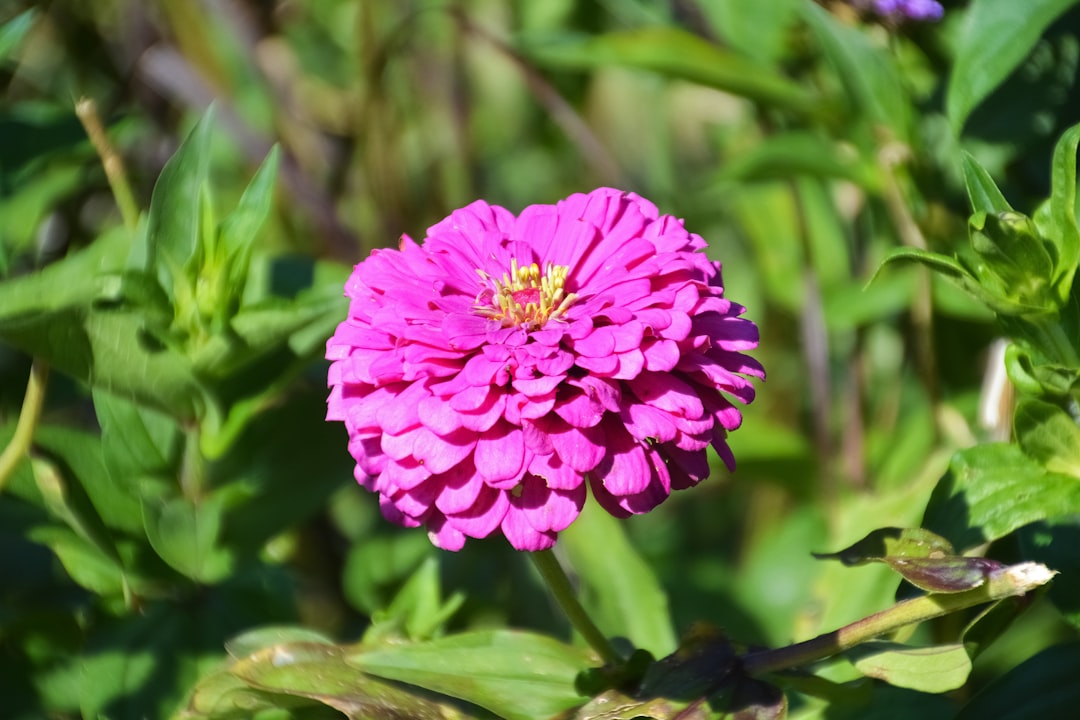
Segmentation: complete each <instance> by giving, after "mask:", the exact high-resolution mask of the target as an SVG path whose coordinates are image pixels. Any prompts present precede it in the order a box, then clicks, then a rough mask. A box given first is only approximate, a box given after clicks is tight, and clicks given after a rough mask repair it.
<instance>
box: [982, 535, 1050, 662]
mask: <svg viewBox="0 0 1080 720" xmlns="http://www.w3.org/2000/svg"><path fill="white" fill-rule="evenodd" d="M1023 556H1024V557H1029V558H1032V559H1033V560H1036V561H1041V562H1045V559H1044V558H1041V557H1035V556H1033V555H1030V554H1027V553H1025V554H1024V555H1023ZM1050 567H1053V568H1055V569H1056V568H1057V566H1055V565H1051V566H1050ZM1060 585H1061V576H1060V575H1059V576H1058V577H1056V578H1054V582H1053V583H1052V584H1051V585H1050V592H1053V591H1054V589H1055V588H1057V587H1059V586H1060ZM1034 597H1035V596H1034V594H1025V595H1013V596H1011V597H1007V598H1002V599H1001V600H998V601H997V602H996V603H993V604H992V605H990V607H988V608H986V609H985V610H983V611H982V612H981V613H979V614H978V616H976V618H975V619H974V620H972V621H971V622H970V623H968V626H967V627H966V628H964V632H963V634H962V635H961V638H962V639H963V642H964V649H965V650H967V654H968V657H970V658H971V659H972V660H974V659H975V658H977V657H978V656H979V655H981V654H982V652H983V651H984V650H986V649H987V648H988V647H989V646H990V645H991V644H992V643H993V642H994V641H995V640H997V639H998V638H999V637H1001V636H1002V635H1004V634H1005V631H1006V630H1008V629H1009V628H1010V627H1012V624H1013V622H1015V620H1016V619H1017V618H1018V617H1019V616H1020V614H1021V613H1023V612H1024V611H1025V610H1026V609H1027V608H1028V607H1030V605H1031V603H1032V600H1034Z"/></svg>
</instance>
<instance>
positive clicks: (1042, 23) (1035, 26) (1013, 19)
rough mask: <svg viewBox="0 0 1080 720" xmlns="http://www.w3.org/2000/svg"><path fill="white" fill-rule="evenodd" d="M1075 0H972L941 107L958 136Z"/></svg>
mask: <svg viewBox="0 0 1080 720" xmlns="http://www.w3.org/2000/svg"><path fill="white" fill-rule="evenodd" d="M1072 5H1074V1H1073V0H1028V2H1024V3H1018V2H1015V0H975V1H974V2H972V3H971V5H970V8H969V10H968V12H967V15H966V16H965V18H964V22H963V25H962V28H961V31H960V37H959V41H958V43H957V49H956V61H955V63H954V65H953V69H952V74H951V75H950V76H949V87H948V91H947V94H946V97H945V111H946V114H947V115H948V117H949V122H950V123H951V124H952V128H953V132H954V133H956V134H957V135H959V134H960V131H961V130H962V129H963V126H964V122H965V121H966V120H967V118H968V115H970V114H971V111H972V110H973V109H974V108H975V107H976V106H977V105H978V104H979V103H980V102H982V100H983V99H984V98H986V96H988V95H989V94H990V93H991V92H993V91H994V89H995V88H996V87H997V86H998V85H1000V84H1001V83H1002V82H1003V81H1004V80H1005V78H1006V77H1008V76H1009V74H1010V73H1011V72H1012V71H1013V70H1014V69H1015V68H1016V67H1017V65H1019V64H1020V62H1021V61H1022V60H1023V59H1024V57H1025V56H1026V55H1027V54H1028V53H1029V52H1030V51H1031V49H1032V48H1033V47H1034V46H1035V43H1036V42H1038V40H1039V38H1040V37H1041V36H1042V34H1043V31H1044V30H1046V28H1047V27H1048V26H1049V25H1050V23H1051V22H1053V21H1054V19H1055V18H1057V17H1058V16H1059V15H1060V14H1061V13H1063V12H1064V11H1065V10H1067V9H1068V8H1069V7H1071V6H1072Z"/></svg>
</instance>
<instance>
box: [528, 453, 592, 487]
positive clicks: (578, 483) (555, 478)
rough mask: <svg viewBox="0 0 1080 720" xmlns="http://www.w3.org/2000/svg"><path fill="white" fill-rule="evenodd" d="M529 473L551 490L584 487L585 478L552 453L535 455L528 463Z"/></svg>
mask: <svg viewBox="0 0 1080 720" xmlns="http://www.w3.org/2000/svg"><path fill="white" fill-rule="evenodd" d="M529 472H530V473H532V474H533V475H536V476H537V477H539V478H540V479H542V480H543V481H544V482H545V483H547V486H548V487H549V488H552V489H553V490H574V489H575V488H578V487H582V486H583V485H584V481H585V476H584V474H583V473H581V472H578V471H577V470H575V469H574V468H572V467H570V466H569V465H567V464H566V463H564V462H563V461H562V459H561V458H560V457H559V456H558V455H556V454H555V453H552V454H550V455H535V456H533V458H532V460H531V461H530V462H529Z"/></svg>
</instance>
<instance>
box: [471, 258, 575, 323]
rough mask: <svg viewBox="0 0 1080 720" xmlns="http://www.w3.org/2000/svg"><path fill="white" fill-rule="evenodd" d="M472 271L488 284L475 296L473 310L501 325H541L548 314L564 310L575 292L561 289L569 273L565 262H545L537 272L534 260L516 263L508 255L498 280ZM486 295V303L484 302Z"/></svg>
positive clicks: (571, 302)
mask: <svg viewBox="0 0 1080 720" xmlns="http://www.w3.org/2000/svg"><path fill="white" fill-rule="evenodd" d="M476 272H477V273H479V275H480V277H481V278H482V279H483V280H484V282H486V283H488V285H489V287H490V293H489V292H487V291H485V292H483V293H481V294H480V296H479V297H478V298H477V307H476V311H477V312H478V313H479V314H481V315H483V316H485V317H490V318H495V319H497V320H499V321H501V322H502V324H503V327H514V326H518V327H520V326H526V327H528V328H530V329H536V328H540V327H543V326H544V324H545V323H546V322H547V321H548V320H550V319H551V318H557V317H559V316H561V315H562V314H564V313H565V312H566V310H567V308H569V307H570V306H571V305H572V304H573V303H574V300H576V299H577V295H575V294H574V293H567V292H566V291H565V289H564V286H565V284H566V276H567V275H568V274H569V273H570V268H569V267H567V266H566V265H552V264H551V263H548V264H547V265H546V266H545V267H544V271H543V272H541V271H540V266H539V265H537V264H536V263H532V264H531V265H529V266H528V267H518V263H517V259H516V258H511V260H510V272H509V273H503V276H502V280H498V279H496V278H493V277H491V276H490V275H488V274H487V273H486V272H484V271H483V270H479V269H478V270H477V271H476ZM488 299H489V300H490V303H488V302H484V300H488Z"/></svg>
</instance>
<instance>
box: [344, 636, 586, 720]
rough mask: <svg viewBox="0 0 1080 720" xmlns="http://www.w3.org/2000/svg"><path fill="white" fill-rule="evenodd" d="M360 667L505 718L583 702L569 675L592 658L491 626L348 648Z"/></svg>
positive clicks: (519, 719) (518, 719)
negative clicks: (373, 647) (394, 644)
mask: <svg viewBox="0 0 1080 720" xmlns="http://www.w3.org/2000/svg"><path fill="white" fill-rule="evenodd" d="M348 661H349V663H351V664H352V665H354V666H355V667H357V668H360V669H361V670H363V671H364V672H366V673H370V674H372V675H377V676H379V677H382V678H386V679H388V680H397V681H400V682H405V683H409V684H411V685H417V686H419V687H422V688H426V689H428V690H431V691H434V692H438V693H442V694H444V695H449V696H451V697H456V698H461V699H462V700H466V701H468V702H471V703H473V704H475V705H479V706H480V707H483V708H486V709H488V710H490V711H492V712H493V713H496V714H497V715H500V716H502V717H505V718H508V720H530V719H531V718H536V717H550V716H552V715H554V714H556V713H559V712H562V711H564V710H568V709H569V708H572V707H575V706H577V705H580V704H582V703H584V702H585V699H586V698H584V697H582V696H580V695H579V694H578V693H577V691H576V690H575V689H574V678H575V677H576V676H577V674H578V673H579V672H581V671H582V670H584V669H585V668H587V667H589V665H590V664H592V663H593V661H592V660H590V658H589V656H588V655H587V654H586V653H584V652H582V651H580V650H577V649H575V648H572V647H570V646H568V645H563V644H562V643H560V642H558V641H556V640H554V639H552V638H549V637H545V636H542V635H534V634H531V633H525V632H517V631H509V630H494V631H477V632H469V633H463V634H459V635H453V636H450V637H446V638H442V639H439V640H433V641H431V642H427V643H417V644H413V645H401V646H397V647H386V648H381V649H376V650H371V651H361V652H358V653H353V654H351V655H349V657H348Z"/></svg>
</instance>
